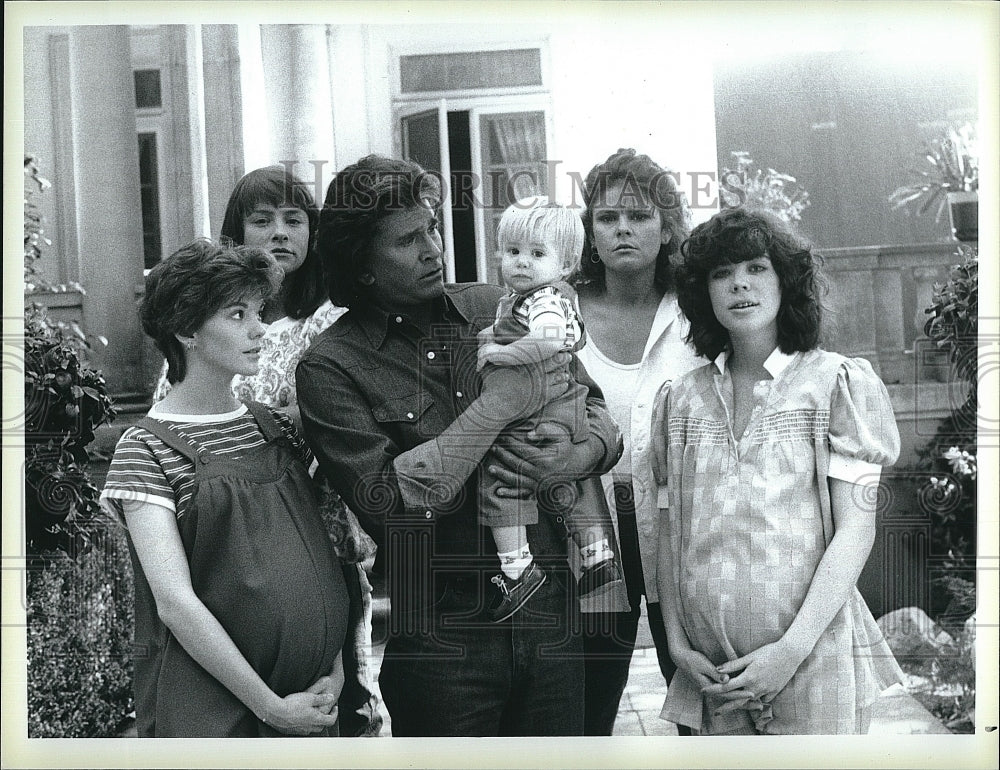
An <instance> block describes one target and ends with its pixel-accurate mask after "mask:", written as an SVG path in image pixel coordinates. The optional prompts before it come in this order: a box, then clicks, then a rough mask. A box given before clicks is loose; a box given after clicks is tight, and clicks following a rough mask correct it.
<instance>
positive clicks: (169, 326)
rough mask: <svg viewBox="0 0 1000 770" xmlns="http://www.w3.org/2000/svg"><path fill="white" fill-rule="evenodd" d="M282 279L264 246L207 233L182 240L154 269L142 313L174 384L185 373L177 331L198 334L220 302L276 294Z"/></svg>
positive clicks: (227, 302)
mask: <svg viewBox="0 0 1000 770" xmlns="http://www.w3.org/2000/svg"><path fill="white" fill-rule="evenodd" d="M281 279H282V271H281V268H280V267H278V263H277V262H275V261H274V257H272V256H271V255H270V254H268V253H267V252H266V251H264V250H263V249H258V248H252V247H250V246H223V245H220V244H218V243H215V242H214V241H210V240H208V239H207V238H199V239H198V240H195V241H192V242H191V243H189V244H187V245H186V246H182V247H181V248H180V249H178V250H177V251H175V252H174V253H173V254H171V255H170V256H169V257H167V258H166V259H164V260H163V261H162V262H160V263H158V264H157V265H156V266H155V267H154V268H153V269H152V270H150V271H149V275H147V276H146V290H145V294H144V295H143V298H142V301H141V302H140V304H139V317H140V319H141V320H142V330H143V331H144V332H146V334H148V335H149V336H150V337H152V338H153V341H154V342H156V346H157V347H158V348H159V349H160V352H161V353H163V355H164V357H165V358H166V359H167V380H168V381H169V382H170V384H171V385H173V384H175V383H177V382H181V381H182V380H183V379H184V377H185V376H186V375H187V360H186V359H185V356H184V347H183V345H181V343H180V341H179V340H178V339H177V336H176V335H178V334H180V335H182V336H188V335H190V334H194V332H196V331H198V329H200V328H201V327H202V326H203V325H204V324H205V321H207V320H208V319H209V318H210V317H211V316H212V315H213V314H215V313H216V312H217V311H218V310H219V308H223V307H227V306H228V305H231V304H232V303H234V302H239V301H240V300H243V299H247V298H250V297H262V298H264V299H267V298H268V297H271V296H273V295H274V293H275V292H277V290H278V287H279V286H281Z"/></svg>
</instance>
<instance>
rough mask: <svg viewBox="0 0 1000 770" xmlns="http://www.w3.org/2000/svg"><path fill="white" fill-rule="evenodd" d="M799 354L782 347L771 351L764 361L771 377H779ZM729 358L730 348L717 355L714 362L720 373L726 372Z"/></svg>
mask: <svg viewBox="0 0 1000 770" xmlns="http://www.w3.org/2000/svg"><path fill="white" fill-rule="evenodd" d="M797 355H798V353H792V354H791V355H789V354H788V353H782V352H781V348H775V349H774V350H772V351H771V355H769V356H768V357H767V360H766V361H764V369H765V370H766V371H767V373H768V374H770V375H771V377H773V378H774V379H778V377H779V376H781V374H782V372H784V371H785V369H787V368H788V367H789V366H790V365H791V363H792V361H794V360H795V357H796V356H797ZM727 360H729V351H728V350H723V351H722V352H721V353H719V355H717V356H716V357H715V361H714V362H713V363H714V364H715V368H716V370H717V371H718V373H719V374H725V373H726V361H727Z"/></svg>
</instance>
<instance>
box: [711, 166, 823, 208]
mask: <svg viewBox="0 0 1000 770" xmlns="http://www.w3.org/2000/svg"><path fill="white" fill-rule="evenodd" d="M730 155H732V156H733V165H734V168H728V167H726V168H723V169H722V174H721V175H720V180H721V184H720V190H719V193H720V201H721V204H722V208H735V207H737V206H747V207H749V208H757V209H764V210H765V211H770V212H772V213H774V214H776V215H777V216H778V217H780V218H781V220H782V221H784V222H786V223H788V224H793V225H794V224H798V223H799V222H800V221H801V220H802V212H803V211H805V210H806V209H807V208H808V207H809V206H810V205H811V204H810V202H809V193H808V192H806V191H805V189H803V188H802V187H801V186H800V185H799V184H798V183H797V182H796V181H795V177H793V176H789V175H788V174H784V173H782V172H780V171H775V170H774V169H773V168H768V169H767V170H764V169H761V168H758V167H757V166H756V164H755V163H754V160H753V158H751V157H750V154H749V153H747V152H743V151H733V152H731V153H730Z"/></svg>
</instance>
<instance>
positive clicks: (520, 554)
mask: <svg viewBox="0 0 1000 770" xmlns="http://www.w3.org/2000/svg"><path fill="white" fill-rule="evenodd" d="M497 556H499V557H500V569H501V570H503V574H505V575H506V576H507V577H509V578H510V579H511V580H517V579H518V578H519V577H521V573H523V572H524V571H525V570H526V569H528V567H529V566H530V565H531V562H532V556H531V549H530V548H529V547H528V546H524V547H523V548H515V549H514V550H513V551H507V552H506V553H498V554H497Z"/></svg>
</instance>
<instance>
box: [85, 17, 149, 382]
mask: <svg viewBox="0 0 1000 770" xmlns="http://www.w3.org/2000/svg"><path fill="white" fill-rule="evenodd" d="M69 81H70V95H71V99H72V106H73V109H72V111H71V118H70V120H71V133H72V140H73V172H74V187H75V192H76V231H77V244H78V248H79V254H80V264H81V275H80V281H81V283H82V284H83V285H84V287H85V288H86V290H87V294H86V295H85V296H84V298H83V326H84V330H85V331H86V332H87V333H88V335H90V336H91V338H93V337H94V336H96V335H101V336H103V337H105V338H107V341H108V344H107V347H103V346H101V345H100V344H99V343H98V344H96V345H95V347H94V350H93V359H94V363H95V365H96V366H98V367H100V368H101V369H103V370H104V374H105V377H106V379H107V381H108V384H109V387H110V388H111V390H112V393H114V394H116V395H117V394H123V393H135V392H138V391H139V390H141V389H142V386H143V383H142V382H141V380H142V379H143V374H142V366H141V364H142V357H143V350H144V347H145V346H144V345H143V344H142V331H141V329H140V326H139V324H138V323H137V322H136V305H135V302H136V289H137V288H139V287H141V285H142V269H143V245H142V212H141V209H140V204H139V201H140V195H139V152H138V145H137V138H136V124H135V98H134V92H133V76H132V62H131V51H130V46H129V28H128V27H127V26H73V27H70V28H69Z"/></svg>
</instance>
